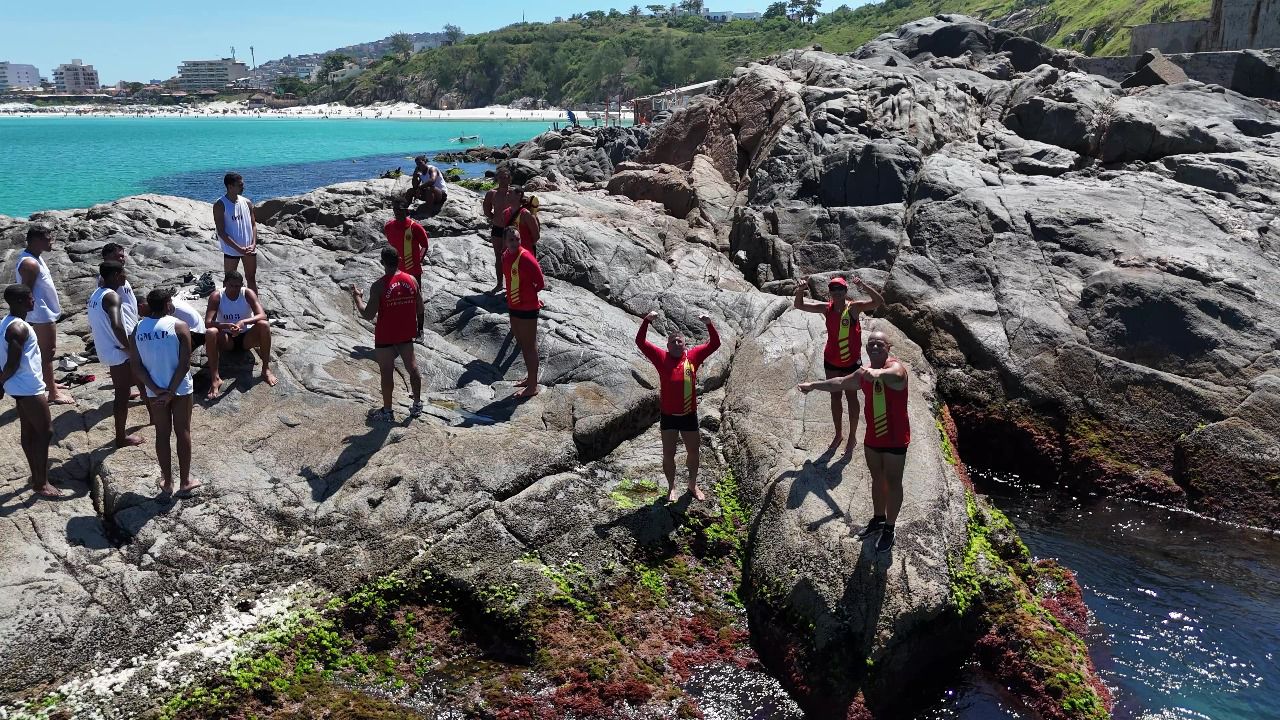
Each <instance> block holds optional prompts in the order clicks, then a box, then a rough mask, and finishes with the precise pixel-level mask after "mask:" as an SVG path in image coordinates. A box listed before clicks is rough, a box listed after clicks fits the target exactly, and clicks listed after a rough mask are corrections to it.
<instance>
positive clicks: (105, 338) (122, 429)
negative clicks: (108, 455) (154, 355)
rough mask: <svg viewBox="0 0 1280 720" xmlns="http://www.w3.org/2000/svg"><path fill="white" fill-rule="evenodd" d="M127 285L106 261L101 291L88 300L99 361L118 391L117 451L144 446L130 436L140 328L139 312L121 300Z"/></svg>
mask: <svg viewBox="0 0 1280 720" xmlns="http://www.w3.org/2000/svg"><path fill="white" fill-rule="evenodd" d="M126 282H127V280H126V279H125V271H124V266H123V265H121V264H120V263H118V262H114V261H107V262H104V263H102V264H101V265H99V266H98V289H97V290H94V291H93V294H92V295H90V296H89V318H88V319H89V330H90V331H92V333H93V346H94V348H95V349H96V350H97V352H98V359H99V360H100V361H102V364H103V365H106V366H107V369H108V372H110V374H111V387H112V389H113V390H114V391H115V399H114V401H113V404H112V414H113V416H114V418H115V425H116V428H115V429H116V447H118V448H122V447H129V446H131V445H141V444H142V438H140V437H138V436H137V435H129V434H127V430H126V428H127V427H128V425H129V393H130V391H132V390H133V381H134V378H133V365H132V363H130V361H129V333H131V332H133V329H134V327H136V326H137V324H138V315H137V309H136V307H135V306H131V305H129V304H128V303H127V302H125V300H124V298H123V297H122V296H121V292H120V291H121V288H123V287H124V284H125V283H126Z"/></svg>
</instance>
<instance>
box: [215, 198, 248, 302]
mask: <svg viewBox="0 0 1280 720" xmlns="http://www.w3.org/2000/svg"><path fill="white" fill-rule="evenodd" d="M222 184H223V185H224V186H226V188H227V194H226V195H223V196H222V197H220V198H218V199H217V200H216V201H214V203H213V227H214V229H215V230H217V233H218V242H219V244H220V245H221V246H222V270H223V272H234V271H235V269H236V266H237V265H239V264H240V260H241V259H244V275H245V278H246V279H247V280H248V282H249V289H250V290H252V291H253V292H254V293H255V294H257V292H258V223H257V221H256V220H255V219H254V216H253V202H252V201H250V200H249V198H247V197H245V196H243V195H241V194H240V193H243V192H244V178H242V177H240V173H227V174H226V176H225V177H224V178H222Z"/></svg>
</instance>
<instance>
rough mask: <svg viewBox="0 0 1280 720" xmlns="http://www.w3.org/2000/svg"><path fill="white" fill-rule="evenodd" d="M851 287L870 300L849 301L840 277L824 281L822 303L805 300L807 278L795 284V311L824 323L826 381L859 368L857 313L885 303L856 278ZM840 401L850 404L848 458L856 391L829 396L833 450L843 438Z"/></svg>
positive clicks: (854, 436)
mask: <svg viewBox="0 0 1280 720" xmlns="http://www.w3.org/2000/svg"><path fill="white" fill-rule="evenodd" d="M853 284H854V285H855V286H857V287H858V288H859V289H860V290H863V291H864V292H866V293H867V294H868V295H870V296H871V299H870V300H856V301H855V300H850V299H849V284H848V283H846V282H845V279H844V278H842V277H833V278H831V280H830V281H828V282H827V290H828V291H829V292H830V293H831V301H830V302H825V303H823V302H816V301H813V300H807V299H805V290H806V289H807V287H808V279H807V278H801V279H800V281H799V282H797V283H796V297H795V302H793V303H792V305H793V306H794V307H795V308H796V309H797V310H803V311H805V312H811V313H819V314H821V315H822V316H823V317H824V318H825V319H826V321H827V344H826V346H825V347H824V348H823V350H822V367H823V369H824V370H825V371H826V374H827V378H828V379H830V378H837V377H844V376H845V375H851V374H853V373H854V371H856V370H857V369H858V368H859V367H860V366H861V365H862V350H861V348H862V324H861V323H860V322H859V321H858V314H859V313H864V312H871V311H872V310H874V309H876V308H878V307H880V306H881V305H883V304H884V298H883V297H881V296H880V293H879V292H876V289H875V288H873V287H871V286H869V285H867V284H866V283H864V282H862V279H861V278H859V277H857V276H856V275H855V276H854V278H853ZM842 398H843V399H847V400H848V401H849V444H848V445H846V446H845V449H844V452H845V454H846V455H850V454H852V453H853V446H854V445H856V444H857V442H858V410H859V408H858V390H857V388H856V387H851V388H849V389H848V390H847V391H846V392H844V393H843V395H842V394H841V393H838V392H833V393H831V421H832V423H833V424H835V426H836V434H835V438H834V439H832V441H831V449H832V450H834V449H836V448H837V447H839V446H840V441H841V440H843V439H844V423H843V422H842V419H843V416H844V407H843V404H844V403H843V400H842Z"/></svg>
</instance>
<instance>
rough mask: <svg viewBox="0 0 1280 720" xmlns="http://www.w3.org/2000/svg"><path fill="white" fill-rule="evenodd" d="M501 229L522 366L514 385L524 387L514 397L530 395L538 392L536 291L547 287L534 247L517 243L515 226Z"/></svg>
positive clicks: (538, 305) (510, 306)
mask: <svg viewBox="0 0 1280 720" xmlns="http://www.w3.org/2000/svg"><path fill="white" fill-rule="evenodd" d="M502 232H503V237H504V239H505V244H506V250H505V251H503V253H502V277H503V278H504V279H505V280H506V281H507V314H508V315H509V316H510V317H511V335H512V337H514V338H515V339H516V344H517V345H519V346H520V354H521V356H523V358H524V368H525V376H524V379H522V380H519V381H517V382H516V387H519V388H523V389H522V390H520V391H519V392H517V393H516V394H515V397H518V398H527V397H533V396H534V395H537V394H538V312H539V311H540V310H541V309H542V301H541V300H539V299H538V293H539V292H541V291H542V289H543V288H544V287H546V280H545V279H544V278H543V276H542V266H541V265H539V264H538V259H537V258H535V257H534V256H533V251H531V250H529V249H527V248H525V247H523V246H522V245H521V244H520V237H519V235H517V234H516V229H515V228H513V227H510V226H507V227H505V228H503V231H502Z"/></svg>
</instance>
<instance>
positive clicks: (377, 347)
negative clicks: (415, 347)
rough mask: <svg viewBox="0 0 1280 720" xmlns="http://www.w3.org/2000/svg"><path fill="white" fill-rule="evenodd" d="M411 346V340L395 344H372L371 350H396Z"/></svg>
mask: <svg viewBox="0 0 1280 720" xmlns="http://www.w3.org/2000/svg"><path fill="white" fill-rule="evenodd" d="M412 344H413V340H405V341H404V342H396V343H374V344H373V349H374V350H386V349H388V348H390V349H396V348H400V347H403V346H405V345H412Z"/></svg>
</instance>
